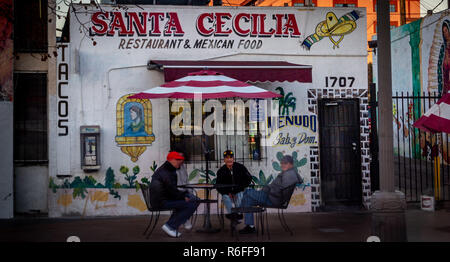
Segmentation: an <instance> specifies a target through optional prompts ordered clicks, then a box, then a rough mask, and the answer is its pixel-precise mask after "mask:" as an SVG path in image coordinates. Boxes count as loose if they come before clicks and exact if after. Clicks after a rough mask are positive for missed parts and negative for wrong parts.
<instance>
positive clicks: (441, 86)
mask: <svg viewBox="0 0 450 262" xmlns="http://www.w3.org/2000/svg"><path fill="white" fill-rule="evenodd" d="M441 31H442V40H443V43H442V45H441V49H440V52H439V62H438V72H437V74H438V92H439V94H440V95H443V94H446V93H447V92H448V90H450V21H449V20H444V22H442V30H441Z"/></svg>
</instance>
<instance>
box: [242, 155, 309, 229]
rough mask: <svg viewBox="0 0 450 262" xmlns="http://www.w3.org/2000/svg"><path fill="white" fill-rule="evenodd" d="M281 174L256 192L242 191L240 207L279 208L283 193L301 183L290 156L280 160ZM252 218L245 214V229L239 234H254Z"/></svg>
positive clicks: (249, 214)
mask: <svg viewBox="0 0 450 262" xmlns="http://www.w3.org/2000/svg"><path fill="white" fill-rule="evenodd" d="M280 162H281V170H282V172H281V173H280V174H279V175H278V176H277V177H276V178H275V180H274V181H273V182H272V183H270V184H269V185H266V186H264V187H263V188H262V190H260V191H257V190H254V189H247V190H245V191H244V196H243V197H242V201H241V207H251V206H256V205H263V206H274V207H277V206H281V205H282V204H283V203H282V202H283V199H285V197H286V196H285V195H284V193H285V192H287V191H286V189H287V188H288V187H290V186H293V185H295V184H297V183H298V184H301V183H303V180H302V178H301V177H300V175H299V174H298V172H297V169H296V168H295V167H294V159H293V158H292V156H289V155H285V156H283V158H282V159H281V161H280ZM255 231H256V230H255V226H254V218H253V213H245V228H243V229H241V230H239V233H241V234H250V233H254V232H255Z"/></svg>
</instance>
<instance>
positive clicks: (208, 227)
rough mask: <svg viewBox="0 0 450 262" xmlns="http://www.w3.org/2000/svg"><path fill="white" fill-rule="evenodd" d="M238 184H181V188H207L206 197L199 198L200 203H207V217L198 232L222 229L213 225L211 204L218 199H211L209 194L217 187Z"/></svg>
mask: <svg viewBox="0 0 450 262" xmlns="http://www.w3.org/2000/svg"><path fill="white" fill-rule="evenodd" d="M236 186H238V185H235V184H206V183H196V184H185V185H179V186H178V187H180V188H186V189H194V190H195V189H204V190H205V193H206V194H205V196H206V197H205V198H204V199H200V200H197V202H198V203H203V204H206V210H205V217H204V222H203V227H202V228H201V229H199V230H197V232H199V233H217V232H219V231H220V229H219V228H213V227H212V225H211V212H210V204H211V203H217V201H218V199H209V194H210V192H211V190H212V189H217V188H227V187H236Z"/></svg>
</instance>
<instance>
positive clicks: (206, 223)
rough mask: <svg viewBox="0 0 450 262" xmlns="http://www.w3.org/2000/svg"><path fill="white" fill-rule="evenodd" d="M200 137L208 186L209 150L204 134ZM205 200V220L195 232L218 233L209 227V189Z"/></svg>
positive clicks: (206, 190)
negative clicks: (202, 138) (202, 140)
mask: <svg viewBox="0 0 450 262" xmlns="http://www.w3.org/2000/svg"><path fill="white" fill-rule="evenodd" d="M202 136H204V138H205V139H204V144H203V148H204V154H205V160H206V168H205V172H206V184H209V148H208V136H207V135H206V134H203V135H202ZM205 193H206V196H205V200H206V211H205V220H204V222H203V228H202V229H199V230H197V232H199V233H217V232H219V231H220V229H214V228H212V226H211V214H210V213H211V210H210V203H209V194H210V189H209V188H206V189H205Z"/></svg>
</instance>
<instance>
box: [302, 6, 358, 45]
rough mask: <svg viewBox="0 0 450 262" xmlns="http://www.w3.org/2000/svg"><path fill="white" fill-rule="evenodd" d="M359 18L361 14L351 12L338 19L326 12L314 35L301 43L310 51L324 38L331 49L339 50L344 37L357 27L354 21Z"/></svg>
mask: <svg viewBox="0 0 450 262" xmlns="http://www.w3.org/2000/svg"><path fill="white" fill-rule="evenodd" d="M360 17H361V14H360V13H359V12H358V11H356V10H353V11H351V12H350V13H347V14H345V15H343V16H341V17H340V18H337V16H336V15H335V14H334V13H333V12H328V13H327V15H326V17H325V20H323V21H322V22H320V23H319V24H318V25H317V26H316V31H315V33H314V34H312V35H310V36H308V37H307V38H306V39H305V40H304V41H303V43H302V46H304V47H305V48H306V49H308V50H309V49H311V46H312V45H313V44H315V43H317V42H319V41H320V40H322V39H323V38H325V37H328V38H329V39H330V41H331V43H333V49H334V48H336V47H337V48H339V44H340V43H341V42H342V40H344V36H345V35H348V34H350V33H351V32H353V31H354V30H355V29H356V27H357V25H356V22H355V21H356V20H358V19H359V18H360Z"/></svg>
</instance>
